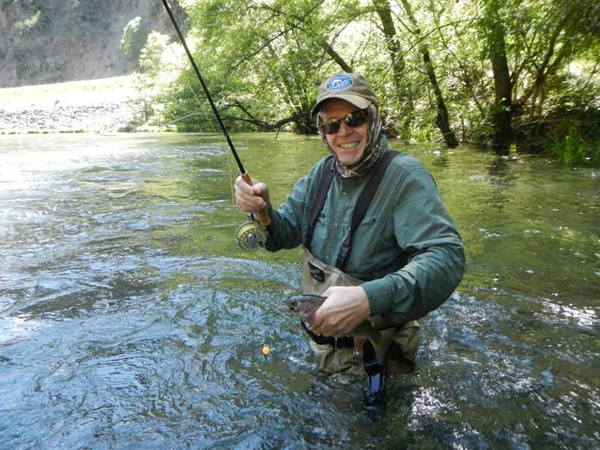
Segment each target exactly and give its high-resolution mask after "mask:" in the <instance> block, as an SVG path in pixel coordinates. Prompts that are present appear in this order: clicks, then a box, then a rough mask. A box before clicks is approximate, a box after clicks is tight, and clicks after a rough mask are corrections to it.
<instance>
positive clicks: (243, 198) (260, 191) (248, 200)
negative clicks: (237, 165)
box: [233, 175, 269, 212]
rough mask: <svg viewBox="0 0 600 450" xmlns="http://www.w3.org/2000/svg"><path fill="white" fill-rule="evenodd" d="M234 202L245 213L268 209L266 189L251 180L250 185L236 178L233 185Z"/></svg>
mask: <svg viewBox="0 0 600 450" xmlns="http://www.w3.org/2000/svg"><path fill="white" fill-rule="evenodd" d="M233 187H234V192H235V202H236V203H237V205H238V206H239V207H240V208H241V209H243V210H244V211H246V212H256V211H259V210H264V209H266V208H268V206H269V204H268V187H267V185H266V184H264V183H261V182H259V181H257V180H254V179H252V185H249V184H248V183H246V181H245V180H244V179H243V178H242V176H241V175H240V176H238V177H237V178H236V180H235V183H234V186H233Z"/></svg>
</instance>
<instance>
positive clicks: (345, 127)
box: [337, 120, 352, 136]
mask: <svg viewBox="0 0 600 450" xmlns="http://www.w3.org/2000/svg"><path fill="white" fill-rule="evenodd" d="M351 131H352V127H349V126H348V125H347V124H346V121H345V120H342V121H340V131H338V133H337V134H338V136H345V135H347V134H348V133H350V132H351Z"/></svg>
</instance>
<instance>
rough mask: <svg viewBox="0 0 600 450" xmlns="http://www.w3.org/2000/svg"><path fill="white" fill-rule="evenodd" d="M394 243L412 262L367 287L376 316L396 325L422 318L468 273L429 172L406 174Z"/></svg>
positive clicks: (398, 195) (399, 193)
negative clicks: (383, 317)
mask: <svg viewBox="0 0 600 450" xmlns="http://www.w3.org/2000/svg"><path fill="white" fill-rule="evenodd" d="M393 221H394V233H395V236H396V241H397V243H398V245H399V247H400V248H401V249H403V251H404V252H406V253H408V254H409V255H410V256H409V257H408V260H407V261H408V262H407V263H406V265H404V266H403V267H402V268H401V269H399V270H397V271H396V272H393V273H390V274H388V275H385V276H384V277H383V278H379V279H375V280H372V281H368V282H365V283H364V284H363V285H362V286H363V288H364V289H365V291H366V292H367V295H368V297H369V301H370V304H371V314H372V315H384V316H387V317H389V318H390V319H391V320H392V322H394V323H399V324H401V323H406V322H408V321H409V320H413V319H419V318H421V317H424V316H425V315H426V314H427V313H428V312H430V311H432V310H434V309H436V308H438V307H439V306H440V305H441V304H442V303H443V302H444V301H446V299H447V298H448V297H449V296H450V295H451V294H452V292H453V291H454V289H455V288H456V286H457V285H458V283H459V282H460V280H461V278H462V276H463V272H464V269H465V255H464V248H463V243H462V240H461V238H460V235H459V234H458V230H457V229H456V226H455V225H454V223H453V221H452V219H451V218H450V215H449V214H448V211H447V210H446V208H445V207H444V205H443V203H442V199H441V198H440V196H439V193H438V190H437V187H436V185H435V181H434V180H433V177H432V176H431V175H430V174H429V172H428V171H427V170H426V169H425V168H417V169H414V170H412V171H411V172H409V173H408V174H406V178H405V180H404V181H403V182H402V183H401V185H400V186H399V189H398V190H397V192H396V197H395V206H394V212H393Z"/></svg>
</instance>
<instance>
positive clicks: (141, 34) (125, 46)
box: [121, 16, 149, 65]
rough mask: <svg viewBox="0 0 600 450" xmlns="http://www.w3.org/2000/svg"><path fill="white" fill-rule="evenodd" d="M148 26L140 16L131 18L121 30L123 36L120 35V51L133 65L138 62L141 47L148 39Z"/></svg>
mask: <svg viewBox="0 0 600 450" xmlns="http://www.w3.org/2000/svg"><path fill="white" fill-rule="evenodd" d="M148 33H149V31H148V26H147V25H146V23H145V22H144V20H143V19H142V18H141V17H139V16H138V17H136V18H135V19H131V20H130V21H129V23H128V24H127V25H126V26H125V30H123V37H121V51H122V52H123V54H124V55H125V57H126V58H127V59H128V60H129V61H130V62H133V63H134V64H135V65H137V64H138V61H139V59H140V55H141V53H142V49H143V48H144V46H145V45H146V42H147V41H148Z"/></svg>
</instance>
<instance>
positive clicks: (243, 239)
mask: <svg viewBox="0 0 600 450" xmlns="http://www.w3.org/2000/svg"><path fill="white" fill-rule="evenodd" d="M162 4H163V6H164V7H165V10H166V11H167V14H168V15H169V19H171V23H172V24H173V27H174V28H175V31H176V32H177V36H178V37H179V40H180V42H181V44H182V45H183V48H184V50H185V53H186V55H187V57H188V59H189V61H190V63H191V65H192V68H193V69H194V73H195V74H196V77H197V78H198V80H199V81H200V85H201V86H202V90H203V91H204V94H205V95H206V98H207V100H208V102H209V104H210V107H211V109H212V111H213V113H214V115H215V117H216V118H217V122H218V123H219V126H220V127H221V131H222V132H223V135H224V136H225V140H226V141H227V145H228V146H229V149H230V150H231V153H232V154H233V157H234V158H235V162H236V164H237V166H238V169H239V170H240V174H241V176H242V178H243V179H244V181H245V182H246V183H248V184H249V185H250V186H252V179H251V178H250V175H249V174H248V172H246V169H245V168H244V165H243V164H242V161H241V160H240V157H239V155H238V153H237V151H236V149H235V146H234V145H233V142H232V140H231V137H230V136H229V133H228V131H227V128H226V127H225V124H224V123H223V120H222V119H221V115H220V114H219V110H218V109H217V106H216V105H215V103H214V101H213V99H212V96H211V95H210V92H209V90H208V86H207V85H206V83H205V82H204V79H203V78H202V75H201V74H200V70H199V69H198V66H197V65H196V61H195V60H194V57H193V56H192V53H191V52H190V49H189V48H188V45H187V43H186V41H185V37H184V36H183V33H182V32H181V29H180V28H179V25H178V24H177V20H176V19H175V16H174V15H173V12H172V11H171V8H170V7H169V4H168V3H167V0H162ZM255 214H256V216H257V218H258V221H259V223H257V222H256V221H255V220H254V217H253V216H252V214H251V215H250V220H249V221H248V222H246V223H243V224H242V225H240V226H239V227H238V229H237V231H236V240H237V242H238V245H239V246H240V247H241V248H242V249H244V250H255V249H257V248H260V247H264V245H265V242H266V240H267V234H266V231H265V227H267V226H268V225H269V224H270V223H271V219H270V218H269V216H268V214H267V213H266V212H265V211H257V212H256V213H255Z"/></svg>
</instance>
